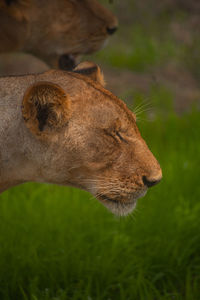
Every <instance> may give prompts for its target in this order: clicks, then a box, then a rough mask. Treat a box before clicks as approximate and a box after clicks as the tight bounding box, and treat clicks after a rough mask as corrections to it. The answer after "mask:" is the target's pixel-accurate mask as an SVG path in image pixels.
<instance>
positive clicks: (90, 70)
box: [73, 61, 105, 86]
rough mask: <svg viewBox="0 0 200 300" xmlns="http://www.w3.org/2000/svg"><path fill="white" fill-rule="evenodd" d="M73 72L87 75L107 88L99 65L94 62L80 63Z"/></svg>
mask: <svg viewBox="0 0 200 300" xmlns="http://www.w3.org/2000/svg"><path fill="white" fill-rule="evenodd" d="M73 72H75V73H79V74H82V75H86V76H88V77H90V78H91V79H93V80H94V81H97V82H99V83H100V84H101V85H102V86H105V81H104V76H103V73H102V72H101V70H100V68H99V66H98V65H96V64H95V63H93V62H90V61H85V62H82V63H80V64H79V65H78V66H77V67H76V68H75V69H74V70H73Z"/></svg>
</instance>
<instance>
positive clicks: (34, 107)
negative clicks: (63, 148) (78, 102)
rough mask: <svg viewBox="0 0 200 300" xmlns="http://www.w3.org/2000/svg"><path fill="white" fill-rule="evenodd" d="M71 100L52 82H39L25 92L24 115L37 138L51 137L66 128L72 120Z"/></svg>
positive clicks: (27, 124)
mask: <svg viewBox="0 0 200 300" xmlns="http://www.w3.org/2000/svg"><path fill="white" fill-rule="evenodd" d="M70 111H71V110H70V98H69V96H68V95H66V94H65V92H64V90H63V89H62V88H61V87H60V86H58V85H56V84H53V83H50V82H45V81H43V82H37V83H35V84H34V85H32V86H31V87H29V88H28V90H27V91H26V92H25V95H24V98H23V104H22V115H23V118H24V120H25V122H26V126H27V127H28V128H29V129H30V130H31V132H32V133H33V134H35V135H37V136H43V135H49V134H50V133H52V132H55V131H58V130H59V129H61V128H62V127H63V126H65V125H66V124H67V123H68V121H69V118H70Z"/></svg>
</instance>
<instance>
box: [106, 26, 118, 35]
mask: <svg viewBox="0 0 200 300" xmlns="http://www.w3.org/2000/svg"><path fill="white" fill-rule="evenodd" d="M106 30H107V33H108V34H110V35H111V34H113V33H115V31H116V30H117V26H115V27H106Z"/></svg>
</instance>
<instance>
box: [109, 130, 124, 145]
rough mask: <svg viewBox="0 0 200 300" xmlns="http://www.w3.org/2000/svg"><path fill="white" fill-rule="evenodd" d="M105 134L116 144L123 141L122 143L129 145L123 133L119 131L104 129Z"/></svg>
mask: <svg viewBox="0 0 200 300" xmlns="http://www.w3.org/2000/svg"><path fill="white" fill-rule="evenodd" d="M104 132H105V133H106V134H107V135H109V136H111V137H112V138H113V139H114V140H115V141H116V142H119V140H120V141H122V142H125V143H127V141H126V140H125V139H124V138H123V137H122V135H121V133H120V132H119V131H116V130H106V129H104Z"/></svg>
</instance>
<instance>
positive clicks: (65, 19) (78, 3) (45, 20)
mask: <svg viewBox="0 0 200 300" xmlns="http://www.w3.org/2000/svg"><path fill="white" fill-rule="evenodd" d="M0 28H1V32H0V39H1V45H0V52H3V51H4V52H5V51H16V50H22V51H25V52H28V53H31V54H33V55H35V56H37V57H39V58H41V59H43V60H44V61H46V62H47V63H48V64H49V65H51V66H53V67H55V66H56V65H58V63H59V65H60V67H61V68H63V69H72V68H73V67H74V66H75V64H76V60H77V59H78V57H79V56H80V55H81V54H88V53H92V52H95V51H97V50H99V49H101V48H102V46H103V45H104V44H105V41H106V40H107V38H108V37H109V36H110V35H111V34H112V33H114V32H115V30H116V29H117V19H116V17H115V16H113V14H112V13H111V12H109V11H108V10H107V9H106V8H104V7H103V6H102V5H100V4H99V3H98V2H97V1H96V0H56V1H55V0H48V1H44V0H42V1H41V0H1V3H0Z"/></svg>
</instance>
